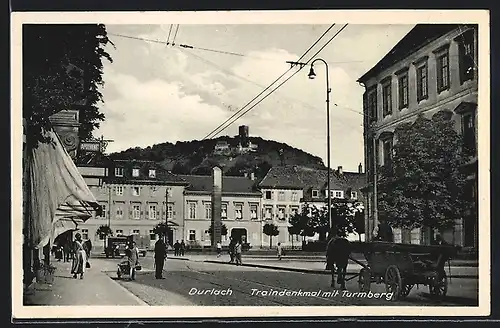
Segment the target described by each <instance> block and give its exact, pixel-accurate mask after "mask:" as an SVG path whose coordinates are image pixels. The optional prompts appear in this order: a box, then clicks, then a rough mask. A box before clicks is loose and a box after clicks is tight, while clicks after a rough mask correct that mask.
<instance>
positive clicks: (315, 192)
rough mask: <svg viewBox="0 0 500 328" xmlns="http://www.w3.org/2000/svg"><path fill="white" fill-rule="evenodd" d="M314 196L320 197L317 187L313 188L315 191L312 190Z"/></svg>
mask: <svg viewBox="0 0 500 328" xmlns="http://www.w3.org/2000/svg"><path fill="white" fill-rule="evenodd" d="M312 197H313V198H318V197H319V190H316V189H315V190H313V191H312Z"/></svg>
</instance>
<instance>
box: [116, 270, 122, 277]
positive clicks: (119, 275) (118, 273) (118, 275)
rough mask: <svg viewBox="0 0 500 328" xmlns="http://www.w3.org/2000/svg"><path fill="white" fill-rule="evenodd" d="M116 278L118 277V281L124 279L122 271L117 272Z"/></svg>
mask: <svg viewBox="0 0 500 328" xmlns="http://www.w3.org/2000/svg"><path fill="white" fill-rule="evenodd" d="M116 276H117V277H118V279H121V278H122V272H121V271H120V270H118V271H116Z"/></svg>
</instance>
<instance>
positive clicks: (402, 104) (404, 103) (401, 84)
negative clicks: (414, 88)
mask: <svg viewBox="0 0 500 328" xmlns="http://www.w3.org/2000/svg"><path fill="white" fill-rule="evenodd" d="M398 88H399V109H403V108H407V107H408V98H409V96H408V73H405V74H403V75H401V76H400V77H399V79H398Z"/></svg>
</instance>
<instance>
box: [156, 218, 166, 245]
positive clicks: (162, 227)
mask: <svg viewBox="0 0 500 328" xmlns="http://www.w3.org/2000/svg"><path fill="white" fill-rule="evenodd" d="M169 231H170V227H169V226H168V225H167V224H166V223H165V222H160V223H158V224H157V225H156V226H155V227H154V228H153V233H154V234H156V235H158V237H159V238H163V241H165V243H167V242H168V241H167V236H168V232H169Z"/></svg>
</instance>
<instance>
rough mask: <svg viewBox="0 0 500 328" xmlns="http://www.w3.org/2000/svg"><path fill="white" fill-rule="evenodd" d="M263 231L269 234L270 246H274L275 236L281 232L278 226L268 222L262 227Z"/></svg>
mask: <svg viewBox="0 0 500 328" xmlns="http://www.w3.org/2000/svg"><path fill="white" fill-rule="evenodd" d="M262 232H264V234H265V235H266V236H269V247H273V237H274V236H277V235H279V234H280V231H279V229H278V227H277V226H276V225H274V224H272V223H266V224H265V225H264V227H263V228H262Z"/></svg>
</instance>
